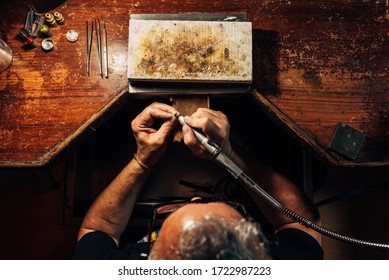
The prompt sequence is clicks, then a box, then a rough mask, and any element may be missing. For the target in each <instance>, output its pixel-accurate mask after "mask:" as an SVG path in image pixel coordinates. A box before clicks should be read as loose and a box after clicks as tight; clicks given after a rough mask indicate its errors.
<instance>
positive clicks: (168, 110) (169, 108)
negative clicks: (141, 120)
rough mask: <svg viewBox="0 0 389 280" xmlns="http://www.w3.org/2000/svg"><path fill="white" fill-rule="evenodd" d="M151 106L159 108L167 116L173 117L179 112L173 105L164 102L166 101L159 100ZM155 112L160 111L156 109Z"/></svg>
mask: <svg viewBox="0 0 389 280" xmlns="http://www.w3.org/2000/svg"><path fill="white" fill-rule="evenodd" d="M150 108H153V109H158V110H159V112H160V113H161V114H162V115H163V116H166V117H172V116H174V114H175V113H176V112H177V110H176V109H174V108H173V107H172V106H170V105H167V104H164V103H159V102H154V103H153V104H151V105H150ZM155 112H158V111H155Z"/></svg>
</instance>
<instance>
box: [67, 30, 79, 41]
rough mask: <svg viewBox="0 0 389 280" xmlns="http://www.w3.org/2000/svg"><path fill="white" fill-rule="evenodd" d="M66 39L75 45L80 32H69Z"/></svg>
mask: <svg viewBox="0 0 389 280" xmlns="http://www.w3.org/2000/svg"><path fill="white" fill-rule="evenodd" d="M66 39H67V40H68V41H69V42H71V43H74V42H76V41H77V40H78V32H77V31H76V30H73V29H72V30H69V31H68V32H67V33H66Z"/></svg>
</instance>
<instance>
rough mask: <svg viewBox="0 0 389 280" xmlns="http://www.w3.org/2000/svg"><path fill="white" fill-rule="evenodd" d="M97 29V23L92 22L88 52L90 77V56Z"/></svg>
mask: <svg viewBox="0 0 389 280" xmlns="http://www.w3.org/2000/svg"><path fill="white" fill-rule="evenodd" d="M94 28H95V22H94V21H92V30H91V32H90V40H89V51H88V67H89V68H88V74H89V75H90V56H91V53H92V44H93V31H94Z"/></svg>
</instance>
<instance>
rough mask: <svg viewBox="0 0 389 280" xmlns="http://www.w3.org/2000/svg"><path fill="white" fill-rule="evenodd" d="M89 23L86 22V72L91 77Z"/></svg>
mask: <svg viewBox="0 0 389 280" xmlns="http://www.w3.org/2000/svg"><path fill="white" fill-rule="evenodd" d="M88 29H89V28H88V21H85V35H86V36H85V38H86V72H87V73H88V75H89V63H90V60H89V33H88V32H89V30H88Z"/></svg>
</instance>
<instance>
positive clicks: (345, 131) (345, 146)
mask: <svg viewBox="0 0 389 280" xmlns="http://www.w3.org/2000/svg"><path fill="white" fill-rule="evenodd" d="M365 138H366V134H364V133H362V132H360V131H358V130H356V129H354V128H352V127H351V126H348V125H346V124H345V123H338V124H337V127H336V130H335V133H334V135H333V137H332V139H331V142H330V144H329V148H330V149H331V150H333V151H335V152H337V153H338V154H340V155H343V156H345V157H347V158H350V159H353V160H355V159H356V158H357V156H358V153H359V151H360V150H361V148H362V146H363V143H364V141H365Z"/></svg>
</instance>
